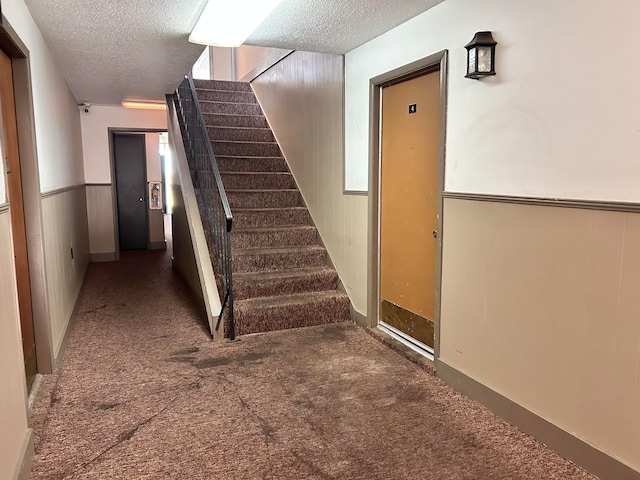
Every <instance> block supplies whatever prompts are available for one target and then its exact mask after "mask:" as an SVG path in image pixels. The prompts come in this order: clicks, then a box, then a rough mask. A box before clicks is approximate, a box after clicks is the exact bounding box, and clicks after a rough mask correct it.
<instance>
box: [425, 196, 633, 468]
mask: <svg viewBox="0 0 640 480" xmlns="http://www.w3.org/2000/svg"><path fill="white" fill-rule="evenodd" d="M444 197H445V198H444V215H443V219H444V225H443V245H444V247H443V269H442V300H441V302H442V303H441V308H442V310H441V320H440V333H441V337H440V357H439V359H438V365H437V368H438V373H439V375H441V376H442V377H444V378H445V379H446V380H447V381H449V382H450V383H452V384H453V385H454V386H456V387H457V388H460V389H461V390H463V391H464V392H465V393H467V394H468V395H470V396H472V397H475V398H477V399H479V400H480V401H483V402H484V403H487V404H488V405H489V406H490V407H491V408H494V409H496V411H498V413H500V414H502V415H505V416H506V417H508V418H507V419H508V420H509V421H510V422H512V423H515V424H516V425H518V426H519V427H521V428H522V429H523V430H525V431H528V432H529V433H531V434H533V435H534V436H536V437H537V438H538V439H540V440H541V441H543V442H545V443H546V444H548V445H549V446H551V447H552V448H554V449H556V450H558V451H559V452H560V453H561V454H562V455H565V456H567V457H568V458H571V459H573V460H575V461H576V462H577V463H579V464H581V465H583V466H585V467H586V468H587V469H589V470H591V471H593V472H594V473H596V474H597V475H600V476H601V478H617V479H621V478H640V473H638V472H640V449H638V445H640V395H639V394H638V392H639V391H640V386H639V382H640V321H638V319H639V318H640V296H639V295H638V292H639V291H640V205H631V204H616V203H595V202H578V201H564V202H563V201H560V202H559V201H552V200H535V199H526V198H524V199H522V198H509V197H496V196H491V197H487V196H479V195H463V194H446V193H445V195H444ZM496 399H498V400H496ZM500 405H502V406H500ZM518 411H520V412H521V413H522V415H520V414H518V413H517V412H518ZM514 412H515V413H514ZM534 418H537V419H538V420H533V421H532V419H534ZM545 425H546V426H545ZM567 439H570V440H575V441H567Z"/></svg>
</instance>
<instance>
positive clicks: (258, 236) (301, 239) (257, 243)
mask: <svg viewBox="0 0 640 480" xmlns="http://www.w3.org/2000/svg"><path fill="white" fill-rule="evenodd" d="M317 240H318V238H317V233H316V229H315V228H314V227H304V228H291V229H286V230H282V231H276V232H272V231H271V232H261V231H257V232H255V231H251V232H243V231H233V232H232V233H231V247H232V248H260V247H278V246H283V247H292V246H299V245H315V244H316V243H317Z"/></svg>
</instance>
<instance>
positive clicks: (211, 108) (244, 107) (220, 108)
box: [200, 102, 262, 115]
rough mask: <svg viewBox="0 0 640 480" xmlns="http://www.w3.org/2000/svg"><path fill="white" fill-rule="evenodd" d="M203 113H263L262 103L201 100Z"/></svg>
mask: <svg viewBox="0 0 640 480" xmlns="http://www.w3.org/2000/svg"><path fill="white" fill-rule="evenodd" d="M200 109H201V110H202V113H203V114H205V113H218V114H226V115H262V109H261V108H260V105H257V104H252V103H224V102H200Z"/></svg>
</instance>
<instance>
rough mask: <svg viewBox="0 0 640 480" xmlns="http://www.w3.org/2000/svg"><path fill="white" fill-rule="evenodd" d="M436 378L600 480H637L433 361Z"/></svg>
mask: <svg viewBox="0 0 640 480" xmlns="http://www.w3.org/2000/svg"><path fill="white" fill-rule="evenodd" d="M436 375H437V376H438V377H440V378H441V379H443V380H444V381H445V382H447V383H448V384H449V385H451V386H452V387H453V388H454V389H455V390H457V391H459V392H460V393H462V394H464V395H465V396H467V397H469V398H471V399H473V400H475V401H477V402H479V403H481V404H482V405H484V406H485V407H487V408H488V409H489V410H491V411H492V412H493V413H495V414H496V415H498V416H499V417H501V418H503V419H504V420H506V421H507V422H509V423H510V424H512V425H514V426H515V427H517V428H518V429H519V430H521V431H522V432H524V433H526V434H528V435H531V436H532V437H534V438H535V439H536V440H538V441H539V442H541V443H543V444H545V445H546V446H547V447H549V448H550V449H552V450H554V451H555V452H557V453H558V454H559V455H561V456H563V457H564V458H567V459H569V460H571V461H572V462H574V463H576V464H577V465H580V466H581V467H582V468H584V469H585V470H587V471H589V472H591V473H593V474H594V475H596V476H598V477H599V478H600V479H601V480H640V472H638V471H636V470H634V469H632V468H631V467H629V466H627V465H625V464H624V463H622V462H621V461H619V460H617V459H615V458H613V457H611V456H610V455H607V454H606V453H604V452H602V451H600V450H598V449H597V448H595V447H594V446H592V445H589V444H588V443H586V442H584V441H583V440H580V439H579V438H577V437H575V436H573V435H571V434H570V433H568V432H566V431H564V430H562V429H561V428H559V427H557V426H556V425H554V424H552V423H550V422H549V421H547V420H545V419H544V418H542V417H539V416H538V415H536V414H535V413H533V412H531V411H529V410H527V409H526V408H524V407H522V406H521V405H519V404H517V403H515V402H514V401H512V400H509V399H508V398H506V397H504V396H503V395H501V394H499V393H497V392H495V391H493V390H491V389H490V388H489V387H487V386H485V385H483V384H481V383H479V382H478V381H476V380H474V379H473V378H471V377H469V376H467V375H465V374H464V373H462V372H460V371H458V370H456V369H455V368H454V367H452V366H450V365H448V364H447V363H446V362H444V361H442V360H440V359H438V360H437V362H436Z"/></svg>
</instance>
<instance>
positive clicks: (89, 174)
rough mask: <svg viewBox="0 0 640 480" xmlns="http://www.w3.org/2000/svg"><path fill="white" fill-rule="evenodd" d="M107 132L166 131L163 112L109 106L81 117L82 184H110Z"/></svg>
mask: <svg viewBox="0 0 640 480" xmlns="http://www.w3.org/2000/svg"><path fill="white" fill-rule="evenodd" d="M109 128H125V129H126V128H130V129H142V130H144V129H166V128H167V113H166V112H165V111H163V110H137V109H133V108H122V107H119V106H112V105H94V106H92V107H91V115H82V153H83V158H84V180H85V182H86V183H102V184H104V183H111V181H112V179H111V158H110V152H109Z"/></svg>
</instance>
